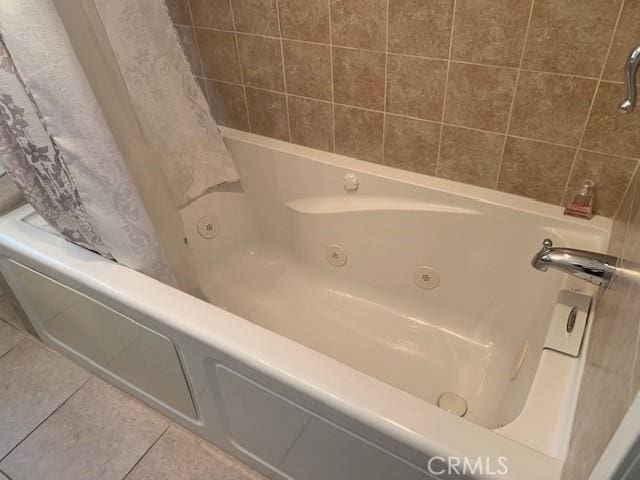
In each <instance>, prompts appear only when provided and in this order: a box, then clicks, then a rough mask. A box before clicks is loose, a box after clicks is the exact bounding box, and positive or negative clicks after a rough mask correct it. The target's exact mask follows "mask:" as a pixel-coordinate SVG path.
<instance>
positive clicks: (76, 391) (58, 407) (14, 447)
mask: <svg viewBox="0 0 640 480" xmlns="http://www.w3.org/2000/svg"><path fill="white" fill-rule="evenodd" d="M44 346H45V347H46V345H44ZM56 353H57V352H56ZM80 368H82V367H80ZM82 370H83V371H85V372H87V370H84V369H82ZM87 373H88V374H89V378H88V379H86V380H85V381H84V382H82V384H81V385H80V386H79V387H78V388H76V389H75V390H74V391H73V392H71V394H69V396H68V397H67V398H65V399H64V400H63V401H62V402H61V403H60V405H58V406H57V407H56V408H54V409H53V411H52V412H51V413H50V414H49V415H47V416H46V417H45V418H44V419H43V420H42V421H40V422H39V423H38V424H37V425H36V426H35V427H33V429H31V431H30V432H29V433H27V434H26V435H25V436H24V437H23V438H22V440H20V441H19V442H18V443H16V444H15V445H14V446H13V447H12V448H11V449H10V450H9V451H8V452H7V453H6V454H4V455H3V456H1V457H0V463H2V462H3V461H4V460H5V459H6V458H7V457H8V456H9V455H11V453H13V451H14V450H16V449H17V448H18V447H19V446H20V445H22V444H23V443H24V441H25V440H26V439H27V438H29V437H30V436H31V435H32V434H33V432H35V431H36V430H38V429H39V428H40V427H41V426H42V425H44V423H45V422H46V421H47V420H49V419H50V418H51V417H52V416H53V415H54V414H55V413H56V412H57V411H58V410H60V409H61V408H62V406H63V405H65V404H66V403H67V402H68V401H69V400H71V399H72V398H73V397H74V396H75V395H76V393H78V392H79V391H80V390H81V389H82V387H84V386H85V385H86V384H87V383H89V382H90V381H91V380H93V379H94V378H95V377H94V375H93V374H92V373H91V372H87Z"/></svg>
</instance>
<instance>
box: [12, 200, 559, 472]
mask: <svg viewBox="0 0 640 480" xmlns="http://www.w3.org/2000/svg"><path fill="white" fill-rule="evenodd" d="M31 213H33V210H32V208H31V207H30V206H23V207H21V208H19V209H17V210H15V211H13V212H11V213H10V214H8V215H6V216H4V217H2V218H0V255H2V256H5V257H8V258H11V259H13V260H15V261H17V262H19V263H21V264H23V265H25V266H27V267H29V268H32V269H34V270H36V271H37V272H40V273H41V274H43V275H46V276H48V277H50V278H52V279H54V280H56V281H58V282H60V283H62V284H64V285H67V286H69V287H71V288H74V289H76V290H78V291H79V292H80V293H83V294H85V295H88V296H90V297H92V298H94V299H96V300H97V301H99V302H101V303H103V304H104V305H106V306H108V307H110V308H113V309H114V310H116V311H122V309H123V307H125V308H126V309H127V310H132V311H135V312H138V313H139V316H138V319H137V320H138V321H140V323H142V324H143V325H144V326H146V327H147V328H151V329H152V330H158V331H159V333H162V334H165V335H170V338H172V339H173V340H174V341H176V339H175V337H174V336H173V335H174V334H175V333H176V332H180V333H181V335H184V336H186V337H190V338H192V339H197V340H198V341H200V342H204V343H207V344H209V345H211V346H213V347H214V348H217V349H219V350H221V351H225V352H233V353H232V355H233V357H234V358H236V359H237V360H238V361H241V362H245V363H246V364H247V365H249V366H250V367H251V368H254V369H256V370H257V371H259V372H261V373H262V374H265V375H268V376H272V377H274V378H275V379H276V380H278V381H280V382H283V383H284V384H286V385H289V386H291V387H293V388H294V389H297V390H299V391H301V392H302V393H303V394H306V395H309V396H311V397H314V398H317V399H319V401H321V402H323V403H325V404H327V405H329V406H330V407H331V408H334V409H336V410H338V411H341V412H343V413H345V414H346V415H348V416H352V417H354V418H355V419H357V420H358V421H360V422H362V423H365V424H368V425H371V426H373V427H374V428H376V429H378V430H380V431H382V432H383V433H384V434H386V435H389V436H391V437H392V438H394V439H396V440H398V441H400V442H402V443H405V444H407V445H409V446H411V447H413V448H415V449H416V450H418V451H421V452H424V453H425V458H426V457H427V455H442V456H449V455H450V456H465V455H467V456H470V457H473V458H475V457H476V456H489V457H492V458H497V457H498V456H508V457H509V458H510V475H509V477H506V478H510V477H511V475H513V477H512V478H518V479H526V478H529V475H530V473H529V472H532V471H535V472H536V476H535V477H534V478H540V476H539V475H540V474H541V473H542V472H546V473H548V475H544V476H545V478H555V476H557V474H558V472H559V471H560V467H561V463H562V459H559V458H553V457H549V456H547V455H545V454H543V453H541V452H538V451H536V450H534V449H532V448H530V447H527V446H525V445H522V444H519V443H517V442H515V441H513V440H511V439H509V438H507V437H504V436H502V435H500V434H498V433H496V432H494V431H492V430H488V429H485V428H483V427H480V426H478V425H475V424H472V423H470V422H468V421H465V420H462V419H458V418H456V417H452V416H450V415H448V414H446V413H445V412H443V411H441V410H439V409H438V408H437V407H435V406H433V405H431V404H430V403H428V402H425V401H423V400H420V399H418V398H416V397H413V396H412V395H410V394H407V393H405V392H402V391H401V390H398V389H396V388H394V387H391V386H389V385H387V384H385V383H383V382H381V381H379V380H376V379H374V378H372V377H369V376H368V375H366V374H364V373H361V372H358V371H356V370H354V369H351V368H350V367H347V366H345V365H343V364H340V363H339V362H337V361H335V360H333V359H331V358H329V357H326V356H325V355H323V354H320V353H318V352H315V351H314V350H311V349H309V348H307V347H304V346H302V345H300V344H297V343H295V342H293V341H291V340H289V339H287V338H285V337H281V336H279V335H277V334H275V333H273V332H270V331H268V330H266V329H264V328H262V327H259V326H257V325H254V324H252V323H250V322H249V321H247V320H245V319H243V318H241V317H238V316H236V315H234V314H232V313H229V312H226V311H224V310H222V309H220V308H218V307H216V306H215V305H211V304H209V303H207V302H205V301H203V300H200V299H198V298H196V297H193V296H191V295H189V294H187V293H184V292H181V291H179V290H177V289H174V288H172V287H170V286H168V285H165V284H162V283H160V282H158V281H156V280H154V279H151V278H149V277H147V276H145V275H143V274H141V273H139V272H136V271H134V270H131V269H128V268H126V267H123V266H121V265H118V264H116V263H113V262H110V261H108V260H105V259H103V258H102V257H100V256H98V255H97V254H94V253H92V252H89V251H86V250H84V249H82V248H80V247H77V246H75V245H72V244H69V243H68V242H66V241H65V240H63V239H62V238H59V237H57V236H54V235H52V234H51V233H49V232H46V231H44V230H41V229H39V228H37V227H34V226H31V225H28V224H26V223H25V222H23V221H22V219H23V218H24V217H26V216H27V215H29V214H31ZM187 311H188V312H190V313H191V315H189V317H188V318H186V316H185V315H184V312H187ZM212 312H215V315H211V313H212ZM124 313H125V314H127V313H128V312H126V311H125V312H124ZM220 332H224V333H220ZM179 343H180V342H179V340H178V341H176V344H177V345H178V347H180V344H179ZM299 356H306V357H307V358H310V359H311V360H312V361H311V362H295V363H294V364H292V363H291V362H290V361H289V360H288V359H290V358H296V357H299ZM187 369H188V365H187ZM326 372H332V375H330V376H329V375H327V374H326ZM364 391H366V392H367V394H366V395H363V392H364ZM391 405H396V406H395V407H391ZM398 405H401V406H402V408H398ZM432 432H438V435H433V433H432Z"/></svg>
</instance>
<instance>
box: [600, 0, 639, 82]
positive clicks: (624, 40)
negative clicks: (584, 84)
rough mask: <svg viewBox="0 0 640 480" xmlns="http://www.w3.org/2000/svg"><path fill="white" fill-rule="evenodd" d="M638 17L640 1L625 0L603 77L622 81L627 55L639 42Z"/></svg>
mask: <svg viewBox="0 0 640 480" xmlns="http://www.w3.org/2000/svg"><path fill="white" fill-rule="evenodd" d="M638 18H640V1H638V0H627V1H626V2H625V3H624V7H623V10H622V15H621V16H620V22H619V23H618V28H617V29H616V34H615V37H614V39H613V44H612V45H611V52H609V57H608V58H607V66H606V67H605V69H604V75H603V78H604V79H606V80H614V81H618V82H622V81H624V77H623V68H624V64H625V62H626V60H627V56H628V55H629V52H630V51H631V49H633V48H635V47H637V46H638V45H639V44H640V35H638V34H639V33H640V32H639V30H638Z"/></svg>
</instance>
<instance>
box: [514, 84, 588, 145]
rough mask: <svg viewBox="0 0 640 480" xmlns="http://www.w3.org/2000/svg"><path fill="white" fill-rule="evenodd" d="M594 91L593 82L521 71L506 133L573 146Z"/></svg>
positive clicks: (579, 133)
mask: <svg viewBox="0 0 640 480" xmlns="http://www.w3.org/2000/svg"><path fill="white" fill-rule="evenodd" d="M595 88H596V81H595V80H588V79H583V78H576V77H566V76H561V75H552V74H548V73H534V72H522V73H521V74H520V80H519V82H518V88H517V92H516V99H515V104H514V108H513V116H512V119H511V129H510V132H509V133H512V134H513V135H518V136H521V137H527V138H533V139H536V140H545V141H548V142H553V143H563V144H567V145H577V144H578V142H579V140H580V135H581V134H582V130H583V128H584V123H585V121H586V119H587V114H588V112H589V107H590V105H591V100H592V98H593V92H594V90H595Z"/></svg>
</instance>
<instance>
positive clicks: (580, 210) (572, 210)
mask: <svg viewBox="0 0 640 480" xmlns="http://www.w3.org/2000/svg"><path fill="white" fill-rule="evenodd" d="M595 197H596V182H594V181H593V180H585V181H584V182H582V188H581V189H580V191H579V192H578V193H576V194H575V195H574V196H573V198H572V199H571V201H570V202H569V203H568V204H567V206H566V207H565V209H564V214H565V215H574V216H576V217H583V218H591V217H593V205H594V202H595Z"/></svg>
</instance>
